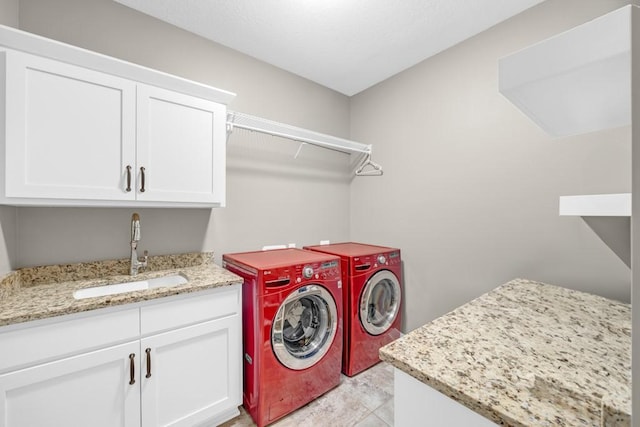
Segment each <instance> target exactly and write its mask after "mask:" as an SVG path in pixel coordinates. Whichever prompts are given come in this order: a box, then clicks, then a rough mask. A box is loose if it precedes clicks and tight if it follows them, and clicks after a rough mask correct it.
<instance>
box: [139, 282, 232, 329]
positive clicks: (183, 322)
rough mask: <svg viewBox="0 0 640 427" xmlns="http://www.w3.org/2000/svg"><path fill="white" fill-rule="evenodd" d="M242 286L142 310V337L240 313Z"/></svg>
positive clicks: (224, 288)
mask: <svg viewBox="0 0 640 427" xmlns="http://www.w3.org/2000/svg"><path fill="white" fill-rule="evenodd" d="M240 289H241V288H240V285H239V284H238V285H231V286H225V287H223V288H218V289H215V290H212V291H208V292H198V293H195V294H193V296H189V297H188V298H184V299H180V300H174V301H170V302H164V303H159V304H154V305H149V306H145V307H142V308H141V309H140V333H141V334H142V335H147V334H152V333H156V332H161V331H166V330H169V329H174V328H179V327H181V326H187V325H191V324H194V323H198V322H205V321H207V320H214V319H219V318H221V317H226V316H232V315H234V314H238V313H239V312H240Z"/></svg>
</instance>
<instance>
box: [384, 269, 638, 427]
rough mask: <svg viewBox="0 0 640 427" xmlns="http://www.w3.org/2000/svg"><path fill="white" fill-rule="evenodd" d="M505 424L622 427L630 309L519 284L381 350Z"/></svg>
mask: <svg viewBox="0 0 640 427" xmlns="http://www.w3.org/2000/svg"><path fill="white" fill-rule="evenodd" d="M380 357H381V359H382V360H385V361H387V362H389V363H391V364H392V365H394V366H395V367H396V368H398V369H400V370H402V371H404V372H406V373H407V374H409V375H411V376H413V377H414V378H416V379H418V380H420V381H422V382H423V383H425V384H427V385H429V386H431V387H433V388H434V389H436V390H438V391H440V392H441V393H444V394H446V395H447V396H449V397H451V398H453V399H454V400H456V401H458V402H459V403H461V404H463V405H465V406H467V407H468V408H471V409H472V410H474V411H476V412H477V413H479V414H481V415H483V416H485V417H487V418H489V419H491V420H493V421H495V422H496V423H498V424H502V425H508V426H601V425H602V426H629V425H630V415H629V414H630V413H631V401H630V398H631V307H630V306H629V305H628V304H623V303H620V302H617V301H612V300H608V299H605V298H602V297H599V296H596V295H591V294H586V293H583V292H577V291H573V290H569V289H565V288H561V287H557V286H551V285H546V284H543V283H538V282H533V281H529V280H522V279H517V280H513V281H511V282H509V283H507V284H505V285H502V286H500V287H498V288H496V289H495V290H493V291H491V292H489V293H487V294H484V295H482V296H481V297H479V298H477V299H475V300H473V301H471V302H469V303H468V304H465V305H463V306H461V307H459V308H457V309H456V310H454V311H452V312H450V313H448V314H446V315H444V316H442V317H440V318H438V319H436V320H434V321H433V322H431V323H428V324H427V325H425V326H423V327H420V328H418V329H416V330H414V331H412V332H410V333H408V334H406V335H405V336H403V337H402V338H400V339H398V340H396V341H394V342H393V343H391V344H389V345H387V346H385V347H383V348H382V349H381V350H380Z"/></svg>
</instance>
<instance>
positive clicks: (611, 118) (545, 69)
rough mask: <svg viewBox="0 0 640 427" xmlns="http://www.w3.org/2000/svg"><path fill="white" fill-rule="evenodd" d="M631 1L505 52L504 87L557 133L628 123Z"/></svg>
mask: <svg viewBox="0 0 640 427" xmlns="http://www.w3.org/2000/svg"><path fill="white" fill-rule="evenodd" d="M632 7H633V6H631V5H629V6H625V7H622V8H620V9H617V10H615V11H613V12H611V13H608V14H606V15H603V16H601V17H599V18H597V19H594V20H592V21H589V22H587V23H585V24H582V25H580V26H578V27H575V28H573V29H571V30H568V31H566V32H564V33H561V34H559V35H557V36H555V37H552V38H549V39H547V40H544V41H541V42H540V43H537V44H535V45H533V46H530V47H528V48H526V49H523V50H521V51H519V52H516V53H514V54H512V55H509V56H506V57H504V58H501V59H500V61H499V88H500V92H501V93H502V94H503V95H504V96H505V97H507V98H508V99H509V100H510V101H511V102H512V103H513V104H515V105H516V106H517V107H518V108H519V109H520V110H522V112H524V113H525V114H526V115H527V116H528V117H529V118H530V119H531V120H533V121H534V122H535V123H536V124H538V125H539V126H540V127H541V128H542V129H543V130H544V131H545V132H547V133H548V134H549V135H551V136H554V137H563V136H569V135H576V134H582V133H587V132H594V131H599V130H604V129H609V128H615V127H620V126H625V125H629V124H630V123H631V10H632Z"/></svg>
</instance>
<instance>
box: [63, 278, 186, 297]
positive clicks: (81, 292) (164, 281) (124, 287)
mask: <svg viewBox="0 0 640 427" xmlns="http://www.w3.org/2000/svg"><path fill="white" fill-rule="evenodd" d="M187 282H188V280H187V276H185V275H184V274H176V275H173V276H165V277H157V278H155V279H148V280H138V281H136V282H126V283H115V284H113V285H100V286H94V287H92V288H85V289H78V290H77V291H75V292H74V293H73V297H74V298H75V299H85V298H95V297H103V296H106V295H115V294H123V293H126V292H134V291H144V290H146V289H154V288H161V287H167V288H171V287H173V286H178V285H183V284H185V283H187Z"/></svg>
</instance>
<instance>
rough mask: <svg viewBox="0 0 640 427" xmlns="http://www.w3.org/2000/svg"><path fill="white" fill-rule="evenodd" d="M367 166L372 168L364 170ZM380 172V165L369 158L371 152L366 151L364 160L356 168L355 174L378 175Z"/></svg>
mask: <svg viewBox="0 0 640 427" xmlns="http://www.w3.org/2000/svg"><path fill="white" fill-rule="evenodd" d="M367 166H371V168H372V169H370V170H365V168H366V167H367ZM382 173H383V172H382V166H380V165H379V164H377V163H376V162H374V161H373V160H371V153H367V156H366V157H365V159H364V161H363V162H362V163H361V164H360V166H359V167H358V169H356V176H380V175H382Z"/></svg>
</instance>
